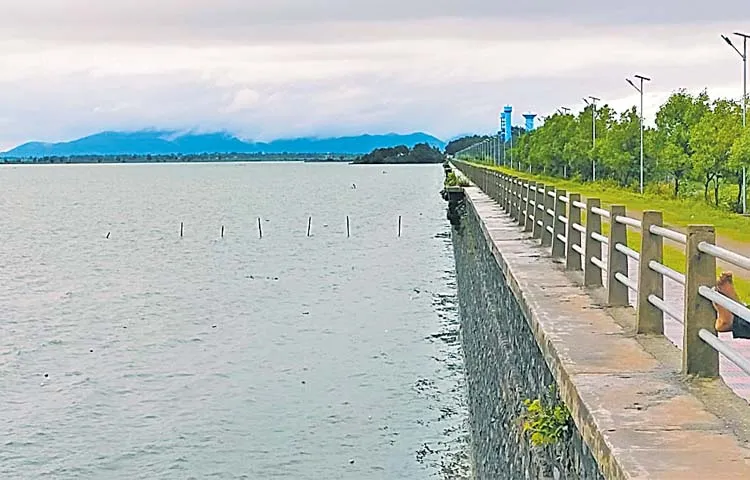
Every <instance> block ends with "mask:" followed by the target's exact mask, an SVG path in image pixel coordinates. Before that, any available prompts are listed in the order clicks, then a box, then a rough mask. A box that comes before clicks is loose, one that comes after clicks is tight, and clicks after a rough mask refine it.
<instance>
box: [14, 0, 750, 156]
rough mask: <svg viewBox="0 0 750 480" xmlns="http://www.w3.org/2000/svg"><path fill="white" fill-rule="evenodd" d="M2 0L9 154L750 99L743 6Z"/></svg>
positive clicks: (478, 122)
mask: <svg viewBox="0 0 750 480" xmlns="http://www.w3.org/2000/svg"><path fill="white" fill-rule="evenodd" d="M2 3H3V5H2V6H0V148H3V149H5V148H10V147H12V146H15V145H17V144H20V143H23V142H26V141H30V140H38V141H49V142H54V141H64V140H70V139H74V138H78V137H81V136H84V135H88V134H91V133H95V132H98V131H102V130H137V129H143V128H159V129H170V130H192V131H220V130H221V131H229V132H231V133H234V134H236V135H238V136H240V137H242V138H245V139H249V140H263V141H267V140H273V139H277V138H291V137H298V136H340V135H355V134H360V133H387V132H399V133H408V132H414V131H424V132H427V133H430V134H433V135H435V136H437V137H440V138H442V139H450V138H452V137H455V136H457V135H461V134H465V133H474V132H476V133H489V132H492V131H495V130H497V126H498V120H497V117H498V113H499V112H500V111H501V110H502V106H503V105H506V104H510V105H512V106H513V107H514V123H516V124H518V125H522V124H523V118H522V117H521V114H522V113H524V112H534V113H538V114H539V115H542V116H543V115H549V114H551V113H553V112H554V111H555V110H556V109H557V108H558V107H560V106H566V107H569V108H572V109H580V108H582V107H583V100H582V97H584V96H588V95H594V96H596V97H599V98H601V99H602V100H603V102H606V103H608V104H610V105H611V106H613V107H614V108H616V109H618V110H623V109H626V108H628V107H629V106H632V105H635V104H636V103H638V102H639V96H638V93H637V92H636V91H635V90H633V89H632V87H630V86H629V85H628V84H627V83H626V82H625V78H626V77H628V76H632V75H633V74H636V73H639V74H642V75H646V76H648V77H651V78H652V81H651V82H650V83H648V84H647V85H646V95H645V100H644V101H645V111H644V114H645V116H646V117H647V118H652V117H653V115H654V113H655V112H656V109H657V108H658V106H659V105H660V104H661V103H662V102H663V101H664V100H665V99H666V98H667V96H668V95H669V94H670V93H671V92H673V91H675V90H677V89H679V88H686V89H688V90H690V91H693V92H698V91H700V90H702V89H703V88H708V90H709V93H710V94H711V95H712V96H723V97H734V98H739V97H740V96H741V93H742V63H741V59H740V56H739V55H738V54H737V53H736V52H734V51H732V50H731V49H730V48H729V46H728V45H726V44H725V43H724V42H723V41H722V40H721V38H720V34H722V33H726V34H730V35H731V32H733V31H742V30H743V29H744V30H746V31H748V32H749V33H750V8H747V4H746V0H717V1H714V2H710V3H706V2H700V3H699V2H697V1H696V0H650V1H646V0H629V1H627V2H608V1H606V0H597V1H593V0H579V1H576V0H569V1H560V0H534V1H514V2H508V1H506V0H462V1H460V2H459V1H457V0H452V1H449V0H377V1H374V0H106V1H96V0H23V1H17V2H16V1H13V2H11V1H7V2H2Z"/></svg>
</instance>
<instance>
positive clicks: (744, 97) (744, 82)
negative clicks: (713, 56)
mask: <svg viewBox="0 0 750 480" xmlns="http://www.w3.org/2000/svg"><path fill="white" fill-rule="evenodd" d="M734 34H735V35H737V36H738V37H741V38H742V51H741V52H740V50H739V48H737V47H735V46H734V44H733V43H732V41H731V40H730V39H729V37H727V36H726V35H722V36H721V38H723V39H724V41H725V42H727V43H728V44H729V46H730V47H732V48H733V49H734V51H736V52H737V53H739V55H740V57H741V58H742V128H745V127H746V126H747V39H748V38H750V35H747V34H744V33H739V32H734ZM746 179H747V167H746V166H745V165H743V166H742V213H743V214H745V213H747V186H746V185H747V181H746Z"/></svg>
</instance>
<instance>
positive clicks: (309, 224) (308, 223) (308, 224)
mask: <svg viewBox="0 0 750 480" xmlns="http://www.w3.org/2000/svg"><path fill="white" fill-rule="evenodd" d="M311 226H312V217H308V218H307V236H308V237H309V236H310V227H311Z"/></svg>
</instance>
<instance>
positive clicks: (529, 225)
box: [523, 180, 536, 232]
mask: <svg viewBox="0 0 750 480" xmlns="http://www.w3.org/2000/svg"><path fill="white" fill-rule="evenodd" d="M535 196H536V182H532V181H531V180H529V183H528V186H527V187H526V218H525V219H524V227H523V231H524V232H533V231H534V207H535V205H536V203H535V201H534V197H535Z"/></svg>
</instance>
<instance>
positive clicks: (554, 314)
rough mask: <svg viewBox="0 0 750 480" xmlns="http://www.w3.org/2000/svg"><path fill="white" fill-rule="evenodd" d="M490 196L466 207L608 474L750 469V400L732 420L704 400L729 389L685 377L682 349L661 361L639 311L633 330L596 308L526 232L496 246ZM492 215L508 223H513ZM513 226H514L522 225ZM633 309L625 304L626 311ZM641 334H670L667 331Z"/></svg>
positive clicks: (696, 474) (737, 474)
mask: <svg viewBox="0 0 750 480" xmlns="http://www.w3.org/2000/svg"><path fill="white" fill-rule="evenodd" d="M483 196H484V195H483V194H482V193H481V192H479V191H478V190H476V189H467V195H466V202H467V213H469V214H471V215H474V216H475V217H476V218H477V220H478V221H479V222H480V225H481V226H482V231H483V232H484V236H485V241H488V242H490V245H491V247H492V252H493V255H494V256H495V258H496V259H497V261H498V264H499V265H500V267H501V269H502V271H503V273H504V275H505V278H506V279H507V281H508V284H509V286H510V289H511V291H512V292H513V294H514V296H516V299H517V300H518V302H519V304H520V305H521V306H522V309H523V310H524V311H525V313H526V318H527V321H529V324H530V326H531V329H532V331H533V334H534V336H535V338H536V341H537V344H538V345H539V348H540V350H541V352H542V353H543V355H544V358H545V361H546V362H547V364H548V366H549V368H550V370H551V371H552V372H553V376H554V378H555V380H556V382H557V384H558V390H559V394H560V396H561V398H562V399H563V401H564V402H565V404H566V405H567V406H568V408H569V410H570V412H571V415H572V417H573V421H574V422H575V424H576V426H577V427H578V429H579V431H580V433H581V434H582V436H583V438H584V439H585V441H586V443H587V445H588V446H589V448H590V449H591V451H592V454H593V455H594V457H595V458H596V459H597V462H598V463H599V465H600V467H601V469H602V472H603V474H604V475H605V477H606V478H623V479H624V478H660V479H661V478H680V479H691V478H711V475H715V474H716V472H722V477H721V478H750V463H749V462H748V458H750V452H748V450H747V449H746V448H744V447H743V445H741V442H742V441H744V440H745V439H742V438H740V437H739V436H738V435H731V433H733V432H737V430H736V429H739V430H743V429H745V427H746V426H747V425H750V418H748V413H747V408H745V412H744V415H743V412H742V411H741V410H740V409H736V408H735V411H734V412H733V414H735V415H740V417H741V418H739V419H734V420H735V421H734V423H733V422H731V421H729V422H728V421H725V418H726V417H725V416H724V415H723V414H722V412H721V411H718V412H717V411H715V410H713V411H712V410H709V409H708V408H706V406H705V405H704V404H703V403H702V401H700V400H703V401H706V399H709V398H721V397H722V396H723V395H725V394H726V392H727V391H728V389H727V388H726V387H724V388H720V385H718V387H719V388H717V381H712V382H709V383H706V381H700V382H699V383H700V384H699V385H696V383H697V382H686V381H685V378H684V377H682V376H680V375H679V374H678V373H677V372H675V371H674V365H675V364H677V365H679V359H678V358H677V359H676V360H675V358H672V359H671V360H670V362H667V363H666V364H665V363H662V362H660V361H657V358H656V357H655V356H654V355H652V354H651V353H650V352H649V351H648V350H647V349H646V348H644V346H643V345H642V343H641V342H640V341H638V339H637V338H636V337H635V336H634V335H633V331H634V327H633V326H634V324H635V320H634V317H633V313H632V311H631V312H630V314H629V316H630V320H629V322H630V324H631V328H630V331H627V330H626V329H625V328H622V327H621V326H620V325H619V324H618V323H617V322H615V320H614V319H613V317H612V316H611V315H610V309H603V308H591V307H592V306H593V302H592V297H591V296H590V292H588V291H584V290H583V289H582V288H581V287H580V286H577V285H575V284H574V282H572V281H571V278H570V275H569V274H566V273H565V272H564V271H563V270H562V269H561V267H559V266H556V265H555V264H554V263H553V262H552V261H551V260H550V259H549V258H548V257H549V255H548V254H547V252H546V251H545V250H544V249H542V248H541V247H539V246H538V245H537V243H536V242H534V241H532V240H531V239H529V237H528V235H526V236H524V237H523V239H522V240H516V241H504V242H501V243H500V245H501V246H498V243H497V242H496V241H493V235H492V234H491V232H492V231H495V232H498V231H500V232H501V231H502V230H498V229H493V228H488V225H487V223H486V222H485V220H484V217H485V216H486V215H487V214H488V213H490V212H491V211H492V210H493V209H497V208H498V207H497V206H496V205H494V204H489V203H484V202H482V197H483ZM477 208H479V210H482V211H483V214H480V211H478V210H477ZM488 221H489V222H492V223H493V225H495V224H498V226H499V225H500V224H502V225H504V226H505V227H507V226H508V223H510V222H509V221H508V220H507V219H506V220H502V219H498V218H493V219H490V220H488ZM514 228H515V230H513V232H514V233H513V235H514V236H516V235H517V234H520V233H521V232H520V231H521V229H520V228H519V227H515V226H514ZM516 230H517V231H518V232H517V233H516ZM529 253H533V254H532V255H529ZM579 276H580V275H579ZM587 307H588V308H587ZM626 310H627V309H625V308H621V309H617V312H618V314H620V315H623V312H625V311H626ZM638 337H646V340H648V341H649V342H654V341H656V342H657V343H659V344H660V345H664V344H665V342H667V341H666V340H665V339H664V338H663V337H661V338H660V339H655V338H654V337H651V336H638ZM663 350H664V351H665V352H668V353H667V355H668V356H671V357H674V356H675V355H677V356H679V351H678V350H677V349H676V348H674V347H668V346H666V345H665V346H664V348H663ZM618 354H619V355H618ZM718 383H720V382H718ZM644 385H645V386H647V387H648V388H645V387H644ZM701 385H705V387H704V386H701ZM696 391H697V394H696ZM608 392H611V394H609V393H608ZM730 393H731V392H730ZM735 398H736V397H735ZM732 405H733V407H736V406H737V402H736V401H735V402H732ZM730 420H731V419H730ZM732 423H733V425H732ZM738 425H739V427H738ZM732 428H735V430H731V429H732ZM649 432H650V433H649ZM713 478H716V477H715V476H714V477H713Z"/></svg>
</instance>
